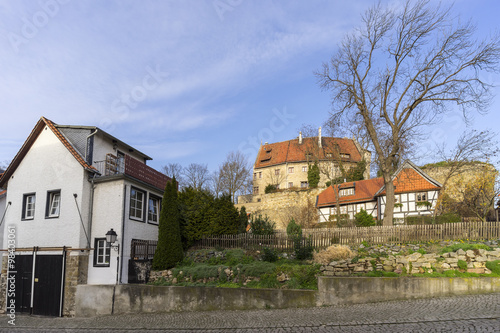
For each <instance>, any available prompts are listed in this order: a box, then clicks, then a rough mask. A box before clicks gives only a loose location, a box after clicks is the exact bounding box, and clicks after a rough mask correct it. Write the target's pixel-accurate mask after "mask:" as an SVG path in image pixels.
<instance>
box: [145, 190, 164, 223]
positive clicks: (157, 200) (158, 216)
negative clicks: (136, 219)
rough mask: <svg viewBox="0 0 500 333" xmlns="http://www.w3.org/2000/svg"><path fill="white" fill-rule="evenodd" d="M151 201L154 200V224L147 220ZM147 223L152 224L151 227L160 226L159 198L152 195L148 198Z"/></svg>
mask: <svg viewBox="0 0 500 333" xmlns="http://www.w3.org/2000/svg"><path fill="white" fill-rule="evenodd" d="M151 200H156V222H155V221H153V220H150V219H149V215H150V214H149V213H150V207H151V205H150V204H151ZM147 211H148V223H149V224H153V225H158V224H160V211H161V198H160V197H158V196H156V195H154V194H149V197H148V209H147Z"/></svg>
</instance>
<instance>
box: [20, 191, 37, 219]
mask: <svg viewBox="0 0 500 333" xmlns="http://www.w3.org/2000/svg"><path fill="white" fill-rule="evenodd" d="M35 201H36V196H35V193H28V194H25V195H24V196H23V215H22V219H23V220H32V219H33V218H34V217H35Z"/></svg>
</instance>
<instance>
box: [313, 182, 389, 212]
mask: <svg viewBox="0 0 500 333" xmlns="http://www.w3.org/2000/svg"><path fill="white" fill-rule="evenodd" d="M383 185H384V179H383V178H382V177H379V178H372V179H366V180H358V181H355V182H350V183H343V184H339V185H332V186H329V187H328V188H327V189H326V190H324V191H323V192H321V193H320V194H319V195H318V202H317V206H318V207H324V206H332V205H335V204H336V203H337V193H338V192H337V191H338V187H340V189H343V188H349V187H353V186H354V187H355V188H354V195H348V196H343V197H339V203H340V204H347V203H354V202H365V201H371V200H373V198H374V196H375V194H376V193H377V191H378V190H380V188H381V187H382V186H383Z"/></svg>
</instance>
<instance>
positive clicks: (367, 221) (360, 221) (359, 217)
mask: <svg viewBox="0 0 500 333" xmlns="http://www.w3.org/2000/svg"><path fill="white" fill-rule="evenodd" d="M354 218H355V219H356V226H358V227H371V226H374V225H375V219H374V218H373V216H372V215H371V214H368V213H367V211H366V210H364V209H361V211H360V212H359V213H357V214H356V215H354Z"/></svg>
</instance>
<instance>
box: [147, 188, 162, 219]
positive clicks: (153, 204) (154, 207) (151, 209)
mask: <svg viewBox="0 0 500 333" xmlns="http://www.w3.org/2000/svg"><path fill="white" fill-rule="evenodd" d="M159 212H160V198H157V197H155V196H152V195H150V196H149V201H148V222H149V223H154V224H158V221H159V220H158V214H159Z"/></svg>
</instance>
